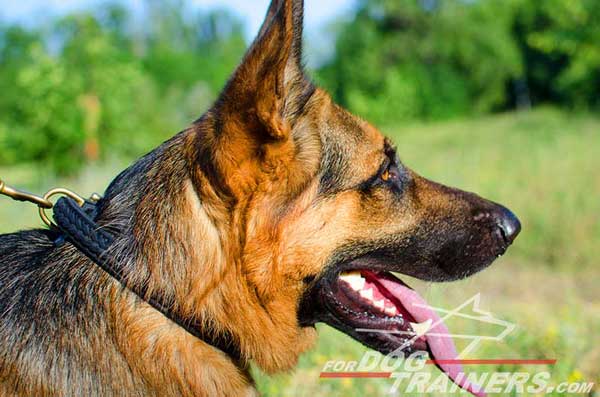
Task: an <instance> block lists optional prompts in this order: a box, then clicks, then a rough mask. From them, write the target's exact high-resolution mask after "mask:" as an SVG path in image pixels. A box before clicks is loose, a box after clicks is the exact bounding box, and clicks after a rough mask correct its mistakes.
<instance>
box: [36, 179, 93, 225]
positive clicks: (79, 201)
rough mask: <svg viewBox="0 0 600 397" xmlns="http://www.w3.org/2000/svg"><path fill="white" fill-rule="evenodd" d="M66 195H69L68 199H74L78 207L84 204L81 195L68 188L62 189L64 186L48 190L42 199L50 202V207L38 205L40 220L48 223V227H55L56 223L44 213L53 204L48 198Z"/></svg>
mask: <svg viewBox="0 0 600 397" xmlns="http://www.w3.org/2000/svg"><path fill="white" fill-rule="evenodd" d="M59 195H60V196H66V197H69V198H70V199H73V200H75V202H76V203H77V205H79V206H80V207H83V205H84V204H85V199H84V198H83V197H81V196H80V195H78V194H77V193H75V192H73V191H71V190H69V189H64V188H60V187H59V188H55V189H52V190H49V191H48V192H47V193H46V194H45V195H44V197H43V199H44V200H45V201H46V202H49V203H50V207H42V206H40V218H42V221H43V222H44V223H45V224H46V225H48V227H54V228H56V225H55V224H54V222H52V221H51V220H50V218H49V217H48V215H47V214H46V210H47V209H50V208H52V207H53V206H54V204H52V202H51V201H50V198H52V197H54V196H59Z"/></svg>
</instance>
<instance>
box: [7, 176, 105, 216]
mask: <svg viewBox="0 0 600 397" xmlns="http://www.w3.org/2000/svg"><path fill="white" fill-rule="evenodd" d="M0 194H2V195H4V196H8V197H10V198H11V199H13V200H16V201H24V202H29V203H33V204H35V205H37V206H38V207H39V212H40V218H42V221H43V222H44V223H45V224H46V225H47V226H48V227H51V228H56V227H57V226H56V224H55V223H54V222H52V220H50V217H49V216H48V215H47V214H46V210H49V209H52V208H53V207H54V204H53V203H52V201H50V199H51V198H52V197H54V196H66V197H68V198H70V199H72V200H73V201H75V202H76V203H77V205H79V206H80V207H83V205H84V204H85V199H84V198H83V197H81V196H80V195H78V194H77V193H75V192H73V191H71V190H69V189H65V188H55V189H51V190H49V191H48V192H47V193H46V194H45V195H44V196H43V197H40V196H37V195H35V194H32V193H29V192H26V191H23V190H19V189H15V188H14V187H11V186H8V185H7V184H6V182H4V181H3V180H2V179H0ZM100 199H101V197H100V196H99V195H98V194H96V193H94V194H93V195H92V197H90V201H91V202H92V203H96V202H98V201H99V200H100Z"/></svg>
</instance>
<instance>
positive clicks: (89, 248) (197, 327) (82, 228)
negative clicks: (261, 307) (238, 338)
mask: <svg viewBox="0 0 600 397" xmlns="http://www.w3.org/2000/svg"><path fill="white" fill-rule="evenodd" d="M96 213H97V208H96V204H95V203H93V202H91V201H86V203H85V204H84V205H83V207H80V206H79V205H78V204H77V203H76V202H75V201H74V200H73V199H71V198H67V197H63V198H61V199H60V200H58V202H57V203H56V205H55V206H54V221H55V222H56V226H57V227H58V229H59V230H60V232H61V233H62V236H63V238H64V239H66V240H67V241H69V242H70V243H71V244H73V245H74V246H75V247H76V248H77V249H78V250H79V251H81V253H83V254H84V255H85V256H87V257H88V258H90V259H91V260H92V261H93V262H94V263H95V264H96V265H98V266H99V267H100V268H102V269H103V270H104V271H105V272H106V273H108V274H109V275H111V276H112V277H113V278H114V279H116V280H117V281H119V282H120V283H121V284H122V285H123V286H124V287H125V288H127V289H129V290H130V291H132V292H133V293H135V294H136V295H137V296H138V297H139V298H140V299H142V300H143V301H145V302H147V303H148V304H150V305H151V306H152V307H154V308H155V309H156V310H158V311H159V312H161V313H162V314H163V315H164V316H165V317H167V318H168V319H170V320H171V321H173V322H174V323H176V324H177V325H179V326H180V327H181V328H183V329H185V330H186V331H187V332H189V333H190V334H192V335H194V336H195V337H197V338H199V339H201V340H203V341H204V342H206V343H208V344H210V345H212V346H214V347H215V348H217V349H219V350H221V351H223V352H224V353H226V354H228V355H229V356H230V357H231V358H232V359H233V360H234V361H236V362H239V360H240V356H241V355H240V351H239V347H238V346H237V344H236V343H235V342H234V339H233V337H232V336H231V335H228V334H223V333H219V334H216V333H215V332H210V331H207V330H204V329H203V327H202V325H201V324H200V323H199V321H195V320H191V319H189V318H183V317H182V316H181V315H180V314H178V313H176V312H175V311H173V310H172V308H171V307H169V306H168V305H167V304H165V302H163V301H162V299H161V297H159V296H158V295H156V294H154V295H149V294H148V291H147V289H146V288H145V287H144V286H132V285H129V284H128V283H127V280H126V277H125V274H124V271H123V268H122V264H120V263H118V262H113V261H111V258H109V257H108V256H107V255H105V253H106V251H107V250H108V248H109V247H110V246H111V244H112V242H113V241H114V236H113V235H112V234H110V233H109V232H107V231H106V230H103V229H102V227H100V226H98V225H97V224H96V222H95V220H94V219H95V217H96Z"/></svg>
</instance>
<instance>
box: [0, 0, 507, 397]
mask: <svg viewBox="0 0 600 397" xmlns="http://www.w3.org/2000/svg"><path fill="white" fill-rule="evenodd" d="M302 12H303V2H302V0H273V2H272V4H271V6H270V9H269V12H268V14H267V18H266V21H265V23H264V25H263V27H262V29H261V31H260V34H259V37H258V38H257V39H256V41H255V42H254V44H253V45H252V47H251V48H250V50H249V51H248V53H247V54H246V56H245V58H244V60H243V62H242V64H241V66H240V67H239V68H238V69H237V71H236V72H235V74H234V75H233V76H232V78H231V79H230V81H229V83H228V84H227V86H226V87H225V89H224V91H223V93H222V94H221V96H220V98H219V100H218V101H217V102H216V103H215V105H214V106H213V108H212V109H211V110H210V111H208V112H207V113H206V114H205V115H204V116H203V117H202V118H200V119H199V120H198V121H196V122H195V123H194V124H193V125H191V126H190V127H189V128H187V129H186V130H185V131H183V132H181V133H180V134H178V135H176V136H175V137H174V138H172V139H171V140H169V141H168V142H165V143H164V144H163V145H161V146H160V147H159V148H157V149H156V150H154V151H153V152H151V153H149V154H148V155H146V156H145V157H143V158H142V159H140V160H139V161H137V162H136V163H135V164H133V165H132V166H131V167H130V168H128V169H127V170H125V171H124V172H123V173H122V174H121V175H119V176H118V177H117V178H116V179H115V181H114V182H113V183H112V184H111V185H110V187H109V188H108V189H107V190H106V192H105V195H104V198H103V200H102V201H101V202H100V205H99V208H100V214H99V216H98V218H97V222H98V224H99V225H102V226H103V227H105V228H108V229H109V230H112V231H114V232H116V233H118V236H119V237H118V238H117V240H116V242H115V244H114V246H113V247H112V248H111V251H110V256H111V257H112V258H113V259H114V260H116V261H120V263H125V264H126V268H127V277H128V282H130V283H133V284H134V285H145V286H147V287H148V288H149V291H151V292H154V293H158V294H160V296H162V297H163V298H164V300H165V301H167V302H169V303H170V304H171V305H172V306H173V308H174V309H173V310H174V311H176V312H177V313H179V314H180V315H182V316H183V317H184V318H189V319H194V320H200V321H201V322H202V324H203V326H204V327H206V328H207V329H210V330H212V331H213V332H215V333H221V332H223V333H224V332H225V331H226V332H227V333H228V334H229V335H231V337H232V338H233V340H232V343H234V344H235V345H236V346H237V347H238V348H239V350H240V351H241V353H242V357H241V359H240V360H233V359H232V358H231V357H229V356H228V355H227V354H225V353H224V352H222V351H220V350H218V349H216V348H214V347H212V346H211V345H209V344H207V343H205V342H204V341H202V340H199V339H197V338H195V337H193V336H192V335H190V334H188V333H187V332H186V331H184V330H183V329H182V328H181V327H179V326H178V325H176V324H174V323H173V322H171V321H169V320H168V319H167V318H166V317H165V316H163V315H162V314H161V313H160V312H158V311H156V310H155V309H153V308H152V307H151V306H149V305H148V304H147V303H145V302H144V301H142V300H141V299H139V298H137V297H136V296H135V295H134V294H133V293H132V292H130V291H129V290H127V289H125V288H123V287H122V286H121V285H120V284H119V283H118V282H117V281H115V280H114V279H112V278H111V277H110V276H108V275H107V274H106V273H104V272H103V271H102V270H101V269H100V268H99V267H98V266H96V265H95V264H93V263H92V262H91V261H90V260H88V259H87V258H86V257H85V256H84V255H83V254H81V253H80V252H78V251H77V250H76V249H75V248H74V247H73V246H72V245H70V244H65V245H62V246H59V247H57V246H55V245H54V244H53V241H54V240H55V238H56V235H55V233H54V232H51V231H45V230H32V231H25V232H20V233H15V234H9V235H3V236H0V396H7V397H9V396H11V397H12V396H36V397H44V396H103V397H110V396H161V397H163V396H216V395H229V396H244V395H247V396H251V395H255V394H257V391H256V390H255V388H254V383H253V380H252V379H251V376H250V375H249V370H248V368H249V364H250V363H251V362H254V363H255V364H256V365H257V366H258V367H259V368H261V369H262V370H264V371H267V372H269V373H275V372H279V371H285V370H289V369H291V368H293V367H294V365H295V364H296V362H297V360H298V357H299V355H300V354H301V353H303V352H305V351H307V350H308V349H309V348H311V347H312V346H313V345H314V342H315V339H316V331H315V328H314V326H313V325H314V323H316V322H318V321H325V322H329V323H330V324H332V325H334V326H337V327H338V328H340V329H342V330H343V331H344V332H347V333H348V334H350V335H352V336H354V337H355V338H357V339H359V340H360V336H359V335H354V334H353V333H352V330H349V329H344V327H343V325H340V324H338V323H335V320H331V321H330V320H328V314H327V313H326V312H325V311H324V309H323V308H322V307H320V306H319V303H318V301H317V300H315V299H316V298H314V296H315V291H317V290H318V289H319V285H320V282H321V280H323V279H324V278H325V277H328V275H330V274H335V273H336V272H339V271H341V270H342V269H345V268H350V267H352V264H353V263H355V262H356V261H357V260H363V261H364V262H365V263H368V265H369V266H370V267H372V268H374V269H386V270H391V271H397V272H401V273H404V274H408V275H411V276H416V277H419V278H422V279H427V280H436V281H445V280H452V279H458V278H462V277H466V276H468V275H470V274H472V273H474V272H476V271H478V270H480V269H481V268H483V267H485V266H487V265H488V264H489V263H491V262H492V261H493V259H494V258H496V256H498V255H500V254H502V253H503V252H504V250H505V249H506V247H507V246H508V244H509V243H510V242H511V241H512V238H514V236H512V235H511V234H510V233H509V235H507V234H506V228H502V227H501V226H502V224H503V222H504V223H506V222H507V217H508V218H510V217H511V216H512V215H511V214H510V213H509V212H508V211H507V210H505V209H504V208H503V207H500V206H498V205H496V204H493V203H491V202H488V201H485V200H483V199H481V198H479V197H477V196H475V195H473V194H470V193H464V192H461V191H458V190H454V189H450V188H447V187H444V186H441V185H438V184H435V183H433V182H430V181H428V180H426V179H423V178H421V177H419V176H418V175H416V174H415V173H413V172H412V171H410V170H409V169H408V168H406V167H405V166H403V165H402V164H401V163H400V162H399V161H398V160H397V158H396V154H395V149H394V148H393V146H392V144H391V143H390V142H389V141H388V140H386V139H385V138H384V136H383V135H382V134H381V133H380V132H379V131H378V130H376V129H375V128H374V127H373V126H371V125H370V124H368V123H367V122H365V121H363V120H361V119H359V118H357V117H355V116H353V115H351V114H350V113H348V112H347V111H345V110H344V109H342V108H340V107H339V106H337V105H336V104H335V103H334V102H333V101H332V99H331V98H330V96H329V95H328V94H327V93H326V92H324V91H322V90H321V89H319V88H317V87H315V85H314V84H313V83H311V82H310V80H309V79H308V78H307V77H306V75H305V74H304V72H303V70H302V67H301V55H300V53H301V36H302ZM357 34H360V33H359V32H357ZM400 147H401V146H400ZM509 221H511V219H509ZM513 222H514V221H513ZM374 347H376V346H374Z"/></svg>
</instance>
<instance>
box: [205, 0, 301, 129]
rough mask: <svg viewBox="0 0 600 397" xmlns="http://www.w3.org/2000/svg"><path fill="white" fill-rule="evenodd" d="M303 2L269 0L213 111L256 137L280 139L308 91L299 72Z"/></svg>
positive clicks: (299, 0)
mask: <svg viewBox="0 0 600 397" xmlns="http://www.w3.org/2000/svg"><path fill="white" fill-rule="evenodd" d="M303 8H304V1H303V0H272V2H271V5H270V7H269V10H268V12H267V16H266V18H265V21H264V23H263V25H262V27H261V29H260V31H259V33H258V36H257V38H256V40H255V41H254V43H253V44H252V46H251V47H250V49H249V50H248V52H247V53H246V55H245V57H244V60H243V61H242V64H241V65H240V66H239V67H238V69H237V70H236V72H235V73H234V74H233V76H232V78H231V79H230V80H229V82H228V84H227V86H226V87H225V89H224V91H223V93H222V94H221V97H220V99H219V101H218V102H217V107H216V110H217V112H218V113H219V114H220V115H221V118H222V119H231V118H233V119H236V120H237V121H238V122H241V123H242V125H244V129H245V130H247V131H251V132H253V133H257V134H260V136H261V138H266V139H275V140H283V139H286V138H287V137H288V136H289V134H290V129H291V127H290V123H291V122H292V121H293V117H294V115H295V114H297V113H298V112H299V111H300V110H301V108H302V106H303V105H304V104H305V102H306V99H307V97H308V96H309V95H310V93H311V92H312V84H311V83H310V81H309V80H308V79H307V78H306V76H305V74H304V72H303V70H302V60H301V58H302V24H303V11H304V10H303Z"/></svg>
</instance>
